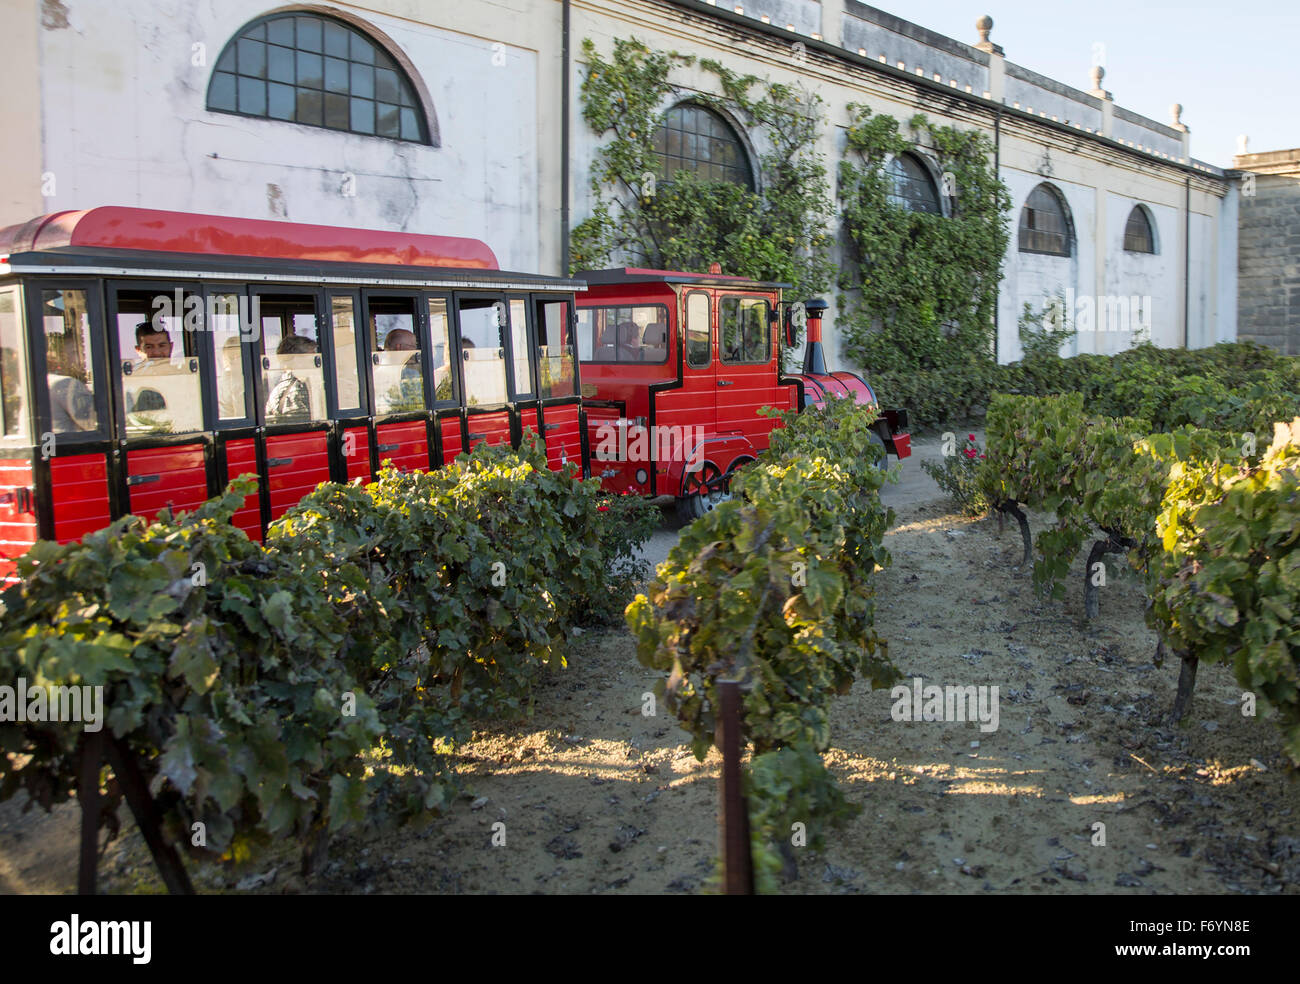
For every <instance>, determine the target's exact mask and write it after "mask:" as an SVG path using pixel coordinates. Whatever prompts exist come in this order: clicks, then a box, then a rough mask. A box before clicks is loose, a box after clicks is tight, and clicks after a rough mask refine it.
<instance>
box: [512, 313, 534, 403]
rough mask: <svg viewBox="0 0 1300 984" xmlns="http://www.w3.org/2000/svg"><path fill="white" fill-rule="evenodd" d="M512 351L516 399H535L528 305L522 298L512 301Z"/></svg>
mask: <svg viewBox="0 0 1300 984" xmlns="http://www.w3.org/2000/svg"><path fill="white" fill-rule="evenodd" d="M510 350H511V358H512V359H513V360H514V364H515V398H516V399H520V398H523V397H535V396H536V395H537V387H536V386H534V385H533V360H532V357H531V354H530V353H529V351H528V303H527V302H526V301H525V300H524V299H523V298H522V297H512V298H511V299H510Z"/></svg>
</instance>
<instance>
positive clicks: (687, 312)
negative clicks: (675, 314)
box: [682, 290, 718, 369]
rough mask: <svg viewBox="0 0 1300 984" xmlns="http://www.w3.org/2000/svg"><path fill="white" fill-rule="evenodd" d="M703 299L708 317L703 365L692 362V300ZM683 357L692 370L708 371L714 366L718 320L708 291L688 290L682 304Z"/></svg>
mask: <svg viewBox="0 0 1300 984" xmlns="http://www.w3.org/2000/svg"><path fill="white" fill-rule="evenodd" d="M692 297H703V298H704V310H705V313H706V314H707V316H708V328H707V330H706V333H705V337H706V338H707V340H708V344H707V345H705V353H706V356H705V359H704V362H702V363H698V364H697V363H695V362H693V361H691V298H692ZM682 311H683V316H682V349H683V351H682V357H683V361H684V362H685V363H686V365H688V366H689V367H690V368H692V369H707V368H709V366H711V365H713V329H714V327H715V324H716V322H717V320H718V319H717V318H716V317H714V314H713V297H712V295H711V294H710V293H709V292H708V291H707V290H688V291H687V292H686V296H685V298H683V302H682Z"/></svg>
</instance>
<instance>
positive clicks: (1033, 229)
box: [1020, 184, 1071, 256]
mask: <svg viewBox="0 0 1300 984" xmlns="http://www.w3.org/2000/svg"><path fill="white" fill-rule="evenodd" d="M1070 245H1071V244H1070V220H1069V216H1068V213H1067V212H1066V208H1065V201H1064V200H1063V199H1062V198H1061V194H1060V192H1058V191H1057V190H1056V189H1055V188H1053V187H1052V186H1051V185H1046V184H1040V185H1039V186H1038V187H1037V188H1035V189H1034V190H1033V191H1031V192H1030V193H1029V197H1028V198H1027V199H1025V207H1024V208H1023V209H1021V210H1020V252H1022V253H1048V254H1050V255H1052V256H1069V255H1070Z"/></svg>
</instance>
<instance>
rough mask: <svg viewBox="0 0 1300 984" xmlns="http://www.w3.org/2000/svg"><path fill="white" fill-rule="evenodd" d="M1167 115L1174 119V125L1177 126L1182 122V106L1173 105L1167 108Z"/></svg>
mask: <svg viewBox="0 0 1300 984" xmlns="http://www.w3.org/2000/svg"><path fill="white" fill-rule="evenodd" d="M1169 115H1170V116H1172V117H1173V118H1174V125H1175V126H1177V125H1178V124H1179V123H1181V122H1182V121H1183V104H1182V103H1174V104H1173V105H1172V106H1170V107H1169Z"/></svg>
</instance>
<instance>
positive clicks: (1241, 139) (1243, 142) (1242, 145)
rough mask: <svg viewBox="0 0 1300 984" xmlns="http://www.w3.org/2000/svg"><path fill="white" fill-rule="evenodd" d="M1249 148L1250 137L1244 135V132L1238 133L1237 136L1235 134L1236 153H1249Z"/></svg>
mask: <svg viewBox="0 0 1300 984" xmlns="http://www.w3.org/2000/svg"><path fill="white" fill-rule="evenodd" d="M1249 148H1250V137H1248V136H1246V134H1244V133H1242V134H1238V136H1237V153H1238V154H1246V153H1249V152H1250V150H1249Z"/></svg>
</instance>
